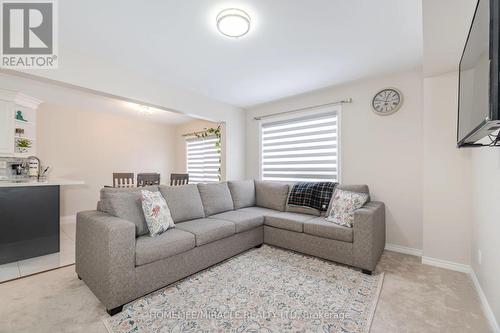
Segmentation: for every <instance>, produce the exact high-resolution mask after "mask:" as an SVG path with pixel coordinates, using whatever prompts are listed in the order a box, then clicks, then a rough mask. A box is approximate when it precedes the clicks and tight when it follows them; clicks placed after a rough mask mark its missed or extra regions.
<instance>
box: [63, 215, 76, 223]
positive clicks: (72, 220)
mask: <svg viewBox="0 0 500 333" xmlns="http://www.w3.org/2000/svg"><path fill="white" fill-rule="evenodd" d="M75 221H76V215H66V216H61V219H60V223H61V224H69V223H75Z"/></svg>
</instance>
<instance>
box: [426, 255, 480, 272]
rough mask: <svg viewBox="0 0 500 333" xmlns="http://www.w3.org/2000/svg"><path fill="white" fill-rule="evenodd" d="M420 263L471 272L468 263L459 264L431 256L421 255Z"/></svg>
mask: <svg viewBox="0 0 500 333" xmlns="http://www.w3.org/2000/svg"><path fill="white" fill-rule="evenodd" d="M422 264H425V265H430V266H435V267H440V268H445V269H450V270H452V271H457V272H462V273H467V274H469V273H470V272H471V267H470V266H469V265H465V264H460V263H457V262H453V261H448V260H443V259H436V258H432V257H424V256H422Z"/></svg>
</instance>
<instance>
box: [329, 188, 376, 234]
mask: <svg viewBox="0 0 500 333" xmlns="http://www.w3.org/2000/svg"><path fill="white" fill-rule="evenodd" d="M367 201H368V194H366V193H357V192H350V191H343V190H339V189H337V190H335V192H334V193H333V196H332V209H331V211H330V214H329V215H328V216H327V217H326V220H327V221H329V222H333V223H335V224H338V225H341V226H344V227H349V228H352V221H353V220H354V211H355V210H356V209H359V208H361V207H363V205H364V204H365V203H366V202H367Z"/></svg>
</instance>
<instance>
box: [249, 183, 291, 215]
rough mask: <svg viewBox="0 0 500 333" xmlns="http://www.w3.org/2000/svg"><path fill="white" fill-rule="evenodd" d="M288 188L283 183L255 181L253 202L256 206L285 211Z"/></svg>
mask: <svg viewBox="0 0 500 333" xmlns="http://www.w3.org/2000/svg"><path fill="white" fill-rule="evenodd" d="M289 190H290V186H289V185H288V184H285V183H278V182H269V181H261V180H256V181H255V201H256V204H257V206H259V207H264V208H269V209H274V210H279V211H280V212H284V211H285V207H286V201H287V199H288V192H289Z"/></svg>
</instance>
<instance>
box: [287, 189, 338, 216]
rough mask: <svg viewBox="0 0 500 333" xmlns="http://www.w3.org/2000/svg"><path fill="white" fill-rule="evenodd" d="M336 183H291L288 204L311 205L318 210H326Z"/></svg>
mask: <svg viewBox="0 0 500 333" xmlns="http://www.w3.org/2000/svg"><path fill="white" fill-rule="evenodd" d="M335 186H337V183H333V182H317V183H309V182H303V183H297V184H295V185H293V187H292V190H291V191H290V195H289V197H288V205H290V206H301V207H311V208H314V209H317V210H319V211H326V209H327V208H328V203H329V202H330V199H331V198H332V193H333V190H334V188H335Z"/></svg>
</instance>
